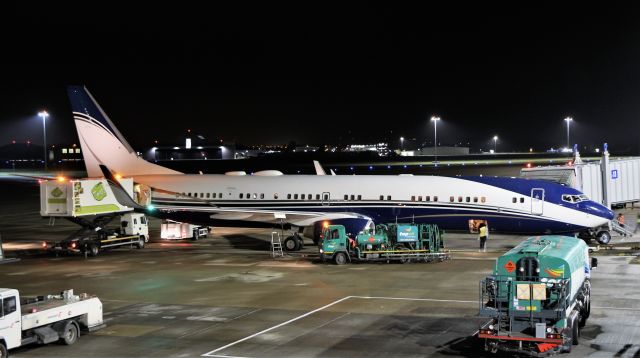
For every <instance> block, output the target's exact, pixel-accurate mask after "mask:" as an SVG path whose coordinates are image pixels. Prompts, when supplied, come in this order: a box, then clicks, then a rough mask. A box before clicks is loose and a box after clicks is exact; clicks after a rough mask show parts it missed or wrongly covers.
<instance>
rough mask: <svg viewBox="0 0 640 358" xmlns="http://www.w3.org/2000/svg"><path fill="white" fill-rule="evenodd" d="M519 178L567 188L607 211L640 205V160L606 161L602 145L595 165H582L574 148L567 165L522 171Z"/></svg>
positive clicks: (607, 153)
mask: <svg viewBox="0 0 640 358" xmlns="http://www.w3.org/2000/svg"><path fill="white" fill-rule="evenodd" d="M520 176H521V177H523V178H531V179H541V180H548V181H553V182H556V183H560V184H564V185H567V186H570V187H572V188H575V189H577V190H580V191H581V192H583V193H584V194H586V195H587V196H588V197H589V198H590V199H591V200H593V201H596V202H599V203H602V204H603V205H605V206H608V207H611V206H613V205H619V204H626V203H634V202H637V201H640V157H628V158H616V159H609V152H608V150H607V144H606V143H605V145H604V151H603V153H602V158H601V159H600V161H599V162H591V163H585V162H582V160H581V159H580V153H578V151H577V148H576V147H575V146H574V160H573V162H572V163H571V164H570V165H564V166H546V167H536V168H523V169H522V170H521V171H520Z"/></svg>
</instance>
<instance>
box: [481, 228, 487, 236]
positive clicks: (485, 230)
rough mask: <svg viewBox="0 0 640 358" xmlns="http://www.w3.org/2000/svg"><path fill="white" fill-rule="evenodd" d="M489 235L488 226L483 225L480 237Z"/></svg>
mask: <svg viewBox="0 0 640 358" xmlns="http://www.w3.org/2000/svg"><path fill="white" fill-rule="evenodd" d="M483 236H484V237H487V227H486V226H483V227H481V228H480V237H483Z"/></svg>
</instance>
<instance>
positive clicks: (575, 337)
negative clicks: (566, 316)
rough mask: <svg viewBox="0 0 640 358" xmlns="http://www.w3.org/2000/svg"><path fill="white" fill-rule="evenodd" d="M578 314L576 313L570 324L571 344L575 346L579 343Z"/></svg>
mask: <svg viewBox="0 0 640 358" xmlns="http://www.w3.org/2000/svg"><path fill="white" fill-rule="evenodd" d="M580 321H581V318H580V315H577V316H576V318H575V319H574V321H573V325H572V326H571V344H573V345H574V346H577V345H578V343H580Z"/></svg>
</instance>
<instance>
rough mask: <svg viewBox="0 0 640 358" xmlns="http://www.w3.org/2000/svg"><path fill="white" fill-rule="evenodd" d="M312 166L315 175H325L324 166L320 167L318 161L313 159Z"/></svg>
mask: <svg viewBox="0 0 640 358" xmlns="http://www.w3.org/2000/svg"><path fill="white" fill-rule="evenodd" d="M313 166H314V167H315V168H316V175H327V172H325V171H324V168H322V165H320V162H319V161H317V160H314V161H313Z"/></svg>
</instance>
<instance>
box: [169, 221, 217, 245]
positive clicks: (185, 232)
mask: <svg viewBox="0 0 640 358" xmlns="http://www.w3.org/2000/svg"><path fill="white" fill-rule="evenodd" d="M208 234H209V229H208V228H207V227H206V226H198V225H193V224H189V223H181V222H177V221H163V222H162V226H161V228H160V238H161V239H165V240H181V239H192V240H198V239H200V238H202V237H206V236H207V235H208Z"/></svg>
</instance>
